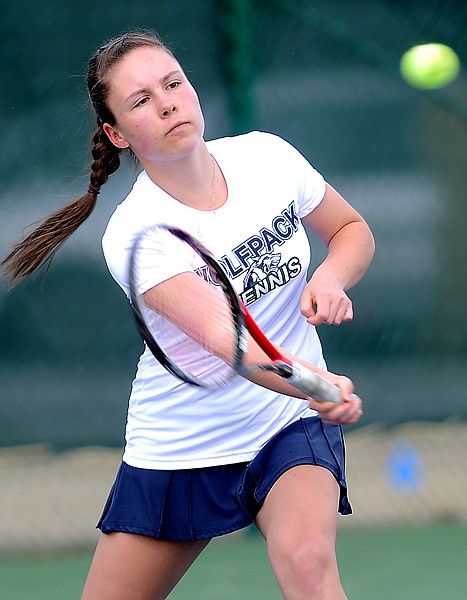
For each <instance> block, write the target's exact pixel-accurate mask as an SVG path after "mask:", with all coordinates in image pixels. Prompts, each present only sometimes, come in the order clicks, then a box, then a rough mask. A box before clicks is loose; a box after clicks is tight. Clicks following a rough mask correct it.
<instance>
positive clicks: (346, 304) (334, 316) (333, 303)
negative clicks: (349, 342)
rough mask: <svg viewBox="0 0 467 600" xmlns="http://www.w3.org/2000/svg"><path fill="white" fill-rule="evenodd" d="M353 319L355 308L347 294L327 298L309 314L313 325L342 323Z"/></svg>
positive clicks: (309, 320) (308, 318)
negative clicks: (335, 297)
mask: <svg viewBox="0 0 467 600" xmlns="http://www.w3.org/2000/svg"><path fill="white" fill-rule="evenodd" d="M352 319H353V308H352V302H351V301H350V299H349V298H348V297H347V296H345V297H344V298H342V297H340V298H337V299H331V298H325V299H322V300H320V302H319V303H317V304H316V305H315V307H314V311H313V312H312V313H311V314H309V315H308V316H307V321H308V323H310V324H311V325H315V327H316V326H318V325H321V324H323V323H324V324H326V325H340V324H341V323H344V322H346V321H351V320H352Z"/></svg>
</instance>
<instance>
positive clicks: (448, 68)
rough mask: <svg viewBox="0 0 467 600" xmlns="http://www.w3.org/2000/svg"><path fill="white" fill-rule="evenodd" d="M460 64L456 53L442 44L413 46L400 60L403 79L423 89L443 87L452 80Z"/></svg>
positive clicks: (457, 72)
mask: <svg viewBox="0 0 467 600" xmlns="http://www.w3.org/2000/svg"><path fill="white" fill-rule="evenodd" d="M460 66H461V65H460V60H459V57H458V56H457V54H456V53H455V52H454V50H453V49H452V48H450V47H449V46H445V45H444V44H422V45H420V46H413V48H410V50H407V52H405V53H404V54H403V55H402V58H401V62H400V70H401V75H402V77H403V78H404V79H405V81H406V82H407V83H408V84H409V85H411V86H413V87H416V88H421V89H425V90H430V89H435V88H440V87H444V86H445V85H448V84H449V83H451V82H452V81H454V79H456V77H457V75H458V74H459V71H460Z"/></svg>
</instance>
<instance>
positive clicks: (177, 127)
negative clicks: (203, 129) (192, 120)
mask: <svg viewBox="0 0 467 600" xmlns="http://www.w3.org/2000/svg"><path fill="white" fill-rule="evenodd" d="M187 125H188V121H178V122H177V123H175V124H174V125H172V127H171V128H170V129H169V131H168V132H167V133H166V135H170V134H171V133H178V132H180V131H182V129H185V127H186V126H187Z"/></svg>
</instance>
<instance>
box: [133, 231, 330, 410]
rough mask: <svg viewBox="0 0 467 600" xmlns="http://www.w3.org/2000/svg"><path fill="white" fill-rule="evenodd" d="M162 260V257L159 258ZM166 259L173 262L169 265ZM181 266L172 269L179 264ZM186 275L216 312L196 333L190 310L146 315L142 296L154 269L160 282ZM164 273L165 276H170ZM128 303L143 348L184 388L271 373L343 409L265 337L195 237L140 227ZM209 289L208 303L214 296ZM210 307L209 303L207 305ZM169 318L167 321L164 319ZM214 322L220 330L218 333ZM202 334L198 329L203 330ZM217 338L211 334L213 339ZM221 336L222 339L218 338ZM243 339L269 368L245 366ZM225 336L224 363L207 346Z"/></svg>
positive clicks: (161, 309)
mask: <svg viewBox="0 0 467 600" xmlns="http://www.w3.org/2000/svg"><path fill="white" fill-rule="evenodd" d="M161 256H163V258H161ZM169 257H170V260H169ZM178 263H179V264H181V265H183V267H182V268H181V270H177V264H178ZM188 263H189V264H190V270H192V271H194V272H195V273H196V274H197V275H199V276H201V277H202V278H203V279H204V280H205V281H206V282H208V283H209V284H211V286H214V288H215V290H216V295H215V302H214V304H215V305H216V310H213V311H212V315H211V314H209V313H208V317H207V318H203V321H202V327H201V328H200V322H199V319H198V321H197V323H196V328H194V327H193V315H192V314H190V313H191V311H190V307H186V306H177V302H172V301H170V302H167V305H166V306H163V305H158V306H157V309H156V310H153V309H152V308H149V307H148V306H147V304H146V302H145V300H144V298H143V292H145V291H146V290H148V289H149V288H151V287H153V286H154V285H155V283H152V279H151V278H154V270H155V269H156V271H157V270H161V265H162V271H161V272H163V273H164V275H163V277H162V278H160V274H158V273H156V275H155V277H156V279H155V281H156V283H157V278H158V277H159V278H160V281H163V280H164V279H166V278H167V277H170V276H171V274H170V270H171V269H172V268H173V274H174V275H175V274H178V273H179V272H181V271H187V270H188V269H187V268H186V265H187V264H188ZM167 268H168V271H167V270H165V271H164V269H167ZM129 286H130V300H131V306H132V310H133V314H134V317H135V320H136V324H137V327H138V330H139V332H140V334H141V336H142V338H143V340H144V341H145V343H146V345H147V347H148V348H149V350H150V351H151V352H152V354H153V355H154V357H155V358H156V359H157V360H158V361H159V363H160V364H161V365H162V366H163V367H164V368H165V369H167V370H168V371H169V372H170V373H172V374H173V375H175V376H176V377H178V378H179V379H181V380H182V381H184V382H187V383H190V384H192V385H197V386H207V387H218V386H223V385H226V384H228V382H229V381H230V380H231V379H232V378H233V377H234V376H235V375H237V374H240V375H241V376H248V375H249V374H250V373H252V371H254V370H260V371H271V372H273V373H276V374H277V375H279V376H280V377H282V378H284V379H285V380H286V381H287V382H288V383H289V384H290V385H292V386H293V387H295V388H296V389H297V390H299V391H301V392H303V393H304V394H306V395H307V396H311V397H312V398H314V399H315V400H317V401H330V402H333V403H335V404H340V403H341V402H342V396H341V392H340V391H339V389H338V388H337V387H336V386H335V385H333V384H332V383H330V382H329V381H327V380H326V379H324V378H323V377H321V376H320V375H318V374H316V373H315V372H313V371H311V370H309V369H308V368H306V367H304V366H303V365H301V364H299V363H297V362H294V361H291V360H289V358H287V357H285V356H283V355H282V353H281V352H280V351H279V350H278V349H277V348H276V346H275V345H274V344H273V343H272V342H271V341H270V340H269V339H268V338H267V337H266V335H265V334H264V333H263V332H262V331H261V329H260V328H259V326H258V325H257V324H256V322H255V321H254V319H253V317H252V316H251V315H250V313H249V312H248V310H247V309H246V307H245V306H244V304H243V302H242V301H241V299H240V297H239V296H238V294H237V292H236V291H235V289H234V288H233V286H232V284H231V282H230V280H229V279H228V277H227V274H226V272H225V270H224V269H223V267H222V266H221V264H220V263H219V262H218V261H217V259H216V258H215V257H214V256H213V254H212V253H211V252H210V251H209V250H208V249H207V248H206V247H205V246H204V245H203V244H202V243H201V242H200V241H199V240H197V239H196V238H194V237H193V236H192V235H190V234H189V233H187V232H186V231H183V230H181V229H179V228H177V227H173V226H169V225H159V224H158V225H155V226H151V227H148V228H145V229H144V230H143V231H141V232H140V233H139V235H138V236H137V238H136V240H135V242H134V244H133V247H132V249H131V254H130V263H129ZM211 286H210V288H209V294H210V295H211V296H210V297H211V299H212V298H214V296H212V294H213V292H212V291H211ZM210 302H211V300H210ZM167 315H168V316H169V317H167ZM219 315H222V319H223V323H222V326H221V327H219V319H220V317H219ZM200 329H202V330H200ZM213 332H215V334H213ZM219 332H220V333H219ZM247 333H249V334H250V335H251V337H252V338H253V339H254V340H255V341H256V343H257V344H258V346H259V347H260V348H261V349H262V350H263V352H264V353H265V354H266V355H267V357H268V358H269V359H270V362H267V363H266V362H265V363H264V364H257V365H251V364H248V365H246V364H245V362H244V357H245V352H246V345H247V344H246V340H247ZM213 335H215V336H219V335H221V336H224V337H225V340H224V341H225V345H227V346H228V347H229V348H231V354H230V359H229V361H228V362H226V361H225V360H223V359H222V358H220V357H219V356H216V355H214V354H213V353H212V352H211V351H210V350H209V344H208V343H205V342H204V340H209V339H212V338H213Z"/></svg>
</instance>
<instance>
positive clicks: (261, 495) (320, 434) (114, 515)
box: [97, 417, 352, 541]
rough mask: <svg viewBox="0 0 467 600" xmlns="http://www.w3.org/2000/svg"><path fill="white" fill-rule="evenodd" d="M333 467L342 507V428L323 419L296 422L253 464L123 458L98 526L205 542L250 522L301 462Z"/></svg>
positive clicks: (346, 509)
mask: <svg viewBox="0 0 467 600" xmlns="http://www.w3.org/2000/svg"><path fill="white" fill-rule="evenodd" d="M304 464H310V465H318V466H321V467H324V468H326V469H328V470H329V471H330V472H331V473H332V474H333V475H334V477H335V478H336V480H337V482H338V483H339V486H340V502H339V512H340V513H341V514H344V515H346V514H350V513H351V512H352V509H351V506H350V503H349V501H348V498H347V484H346V478H345V449H344V441H343V437H342V430H341V428H340V427H339V426H336V425H327V424H325V423H323V422H322V421H321V419H319V418H317V417H309V418H306V419H300V420H299V421H296V422H295V423H292V424H291V425H289V426H288V427H286V428H285V429H283V430H282V431H280V432H279V433H277V434H276V435H275V436H274V437H272V438H271V440H269V442H268V443H267V444H266V445H265V446H264V447H263V448H262V449H261V450H260V452H259V453H258V454H257V455H256V456H255V458H254V459H253V460H252V461H251V462H249V463H248V462H246V463H237V464H232V465H220V466H215V467H206V468H199V469H180V470H175V471H160V470H154V469H140V468H136V467H131V466H129V465H127V464H126V463H124V462H122V464H121V465H120V469H119V471H118V474H117V477H116V480H115V483H114V485H113V487H112V489H111V491H110V494H109V497H108V499H107V503H106V505H105V507H104V511H103V513H102V516H101V518H100V520H99V523H98V525H97V527H98V528H99V529H100V530H101V531H102V532H103V533H109V532H111V531H121V532H127V533H137V534H141V535H146V536H150V537H154V538H158V539H164V540H190V541H195V540H202V539H209V538H212V537H216V536H220V535H224V534H226V533H231V532H232V531H236V530H238V529H242V528H243V527H247V526H248V525H250V524H251V523H252V522H253V521H254V519H255V517H256V515H257V514H258V512H259V510H260V508H261V505H262V503H263V502H264V499H265V498H266V496H267V494H268V492H269V490H270V489H271V488H272V486H273V485H274V483H275V482H276V481H277V479H278V478H279V477H280V476H281V475H282V474H283V473H285V471H287V470H288V469H290V468H292V467H295V466H297V465H304Z"/></svg>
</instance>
